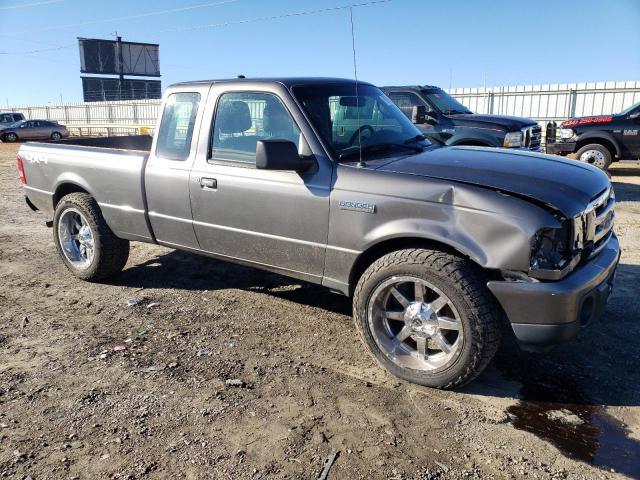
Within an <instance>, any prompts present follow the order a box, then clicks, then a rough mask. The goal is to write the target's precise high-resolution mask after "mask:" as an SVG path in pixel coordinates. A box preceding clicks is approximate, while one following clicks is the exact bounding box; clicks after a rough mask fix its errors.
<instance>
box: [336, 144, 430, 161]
mask: <svg viewBox="0 0 640 480" xmlns="http://www.w3.org/2000/svg"><path fill="white" fill-rule="evenodd" d="M394 147H397V148H405V149H409V150H413V151H414V152H415V153H420V152H422V148H421V147H419V146H417V145H408V144H406V143H374V144H372V145H365V146H364V147H362V148H359V147H358V146H357V145H354V146H353V147H350V148H355V150H351V151H350V152H343V153H341V154H340V155H339V156H338V159H340V160H344V159H345V158H349V157H353V156H357V155H360V151H362V154H363V155H364V154H365V153H375V152H385V151H389V150H391V149H392V148H394Z"/></svg>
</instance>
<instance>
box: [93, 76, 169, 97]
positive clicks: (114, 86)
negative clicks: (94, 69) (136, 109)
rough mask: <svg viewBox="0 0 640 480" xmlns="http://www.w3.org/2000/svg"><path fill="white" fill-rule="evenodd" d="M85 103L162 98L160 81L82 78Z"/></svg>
mask: <svg viewBox="0 0 640 480" xmlns="http://www.w3.org/2000/svg"><path fill="white" fill-rule="evenodd" d="M81 78H82V91H83V93H84V101H85V102H107V101H117V100H140V99H142V98H144V99H147V98H151V99H153V98H161V97H162V88H161V85H160V80H146V79H125V80H123V82H122V84H121V83H120V79H119V78H105V77H81Z"/></svg>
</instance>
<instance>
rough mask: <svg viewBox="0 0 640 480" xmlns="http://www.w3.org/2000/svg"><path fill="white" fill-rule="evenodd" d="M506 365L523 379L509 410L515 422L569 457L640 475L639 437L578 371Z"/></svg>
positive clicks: (509, 370) (517, 378)
mask: <svg viewBox="0 0 640 480" xmlns="http://www.w3.org/2000/svg"><path fill="white" fill-rule="evenodd" d="M511 365H513V364H511ZM529 365H530V366H531V364H529ZM547 367H550V368H547ZM503 371H504V372H505V373H506V374H507V375H508V376H509V377H511V378H512V379H513V380H517V381H520V382H522V388H521V391H520V400H519V402H518V403H517V404H515V405H513V406H511V407H509V408H508V410H507V412H508V413H509V414H510V415H511V416H512V417H513V419H514V420H513V426H514V427H515V428H517V429H519V430H524V431H527V432H530V433H533V434H534V435H536V436H537V437H539V438H541V439H543V440H546V441H548V442H550V443H552V444H553V445H555V446H556V447H557V448H558V449H559V450H560V451H561V452H562V453H563V454H564V455H566V456H568V457H571V458H573V459H576V460H580V461H583V462H586V463H589V464H591V465H594V466H597V467H600V468H603V469H606V470H612V469H613V470H615V471H616V472H618V473H622V474H624V475H627V476H629V477H631V478H638V479H640V441H638V440H635V439H633V438H630V437H629V432H628V430H627V429H626V428H625V426H624V425H623V424H622V422H620V421H619V420H617V419H616V418H614V417H612V416H611V415H609V414H608V413H607V412H606V411H605V408H604V406H602V405H601V404H598V402H595V401H594V400H593V399H591V398H590V397H589V396H588V395H587V394H586V393H585V392H584V391H583V389H582V388H581V386H580V384H579V382H578V381H577V380H576V378H577V376H576V375H572V374H568V373H566V372H563V371H562V370H558V369H557V368H553V367H551V366H550V365H544V364H542V365H540V364H539V365H537V366H536V368H532V369H523V370H522V371H514V370H513V368H509V367H507V368H505V369H503Z"/></svg>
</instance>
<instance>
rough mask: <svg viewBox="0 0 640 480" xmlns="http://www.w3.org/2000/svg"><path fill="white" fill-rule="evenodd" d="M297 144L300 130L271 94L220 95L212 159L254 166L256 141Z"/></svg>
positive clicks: (277, 99) (237, 93)
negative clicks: (271, 140) (282, 141)
mask: <svg viewBox="0 0 640 480" xmlns="http://www.w3.org/2000/svg"><path fill="white" fill-rule="evenodd" d="M265 139H278V140H290V141H292V142H294V143H295V144H296V145H298V144H299V141H300V129H299V128H298V126H297V125H296V124H295V122H294V120H293V118H291V115H290V114H289V112H288V111H287V109H286V108H285V106H284V104H283V103H282V101H281V100H280V99H279V98H278V97H276V96H275V95H273V94H271V93H263V92H234V93H224V94H222V95H221V96H220V100H219V101H218V106H217V108H216V114H215V119H214V122H213V134H212V138H211V155H210V157H211V158H210V159H211V160H222V161H232V162H243V163H251V164H255V161H256V146H257V143H258V140H265Z"/></svg>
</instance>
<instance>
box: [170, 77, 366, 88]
mask: <svg viewBox="0 0 640 480" xmlns="http://www.w3.org/2000/svg"><path fill="white" fill-rule="evenodd" d="M355 82H356V81H355V80H353V79H350V78H331V77H282V78H226V79H220V80H198V81H194V82H180V83H174V84H173V85H171V86H170V88H179V87H187V86H194V85H199V86H205V85H212V84H214V83H266V84H275V83H277V84H280V85H284V86H285V87H287V88H289V87H292V86H294V85H321V84H327V83H355ZM358 83H359V84H362V85H371V84H370V83H368V82H363V81H361V80H358Z"/></svg>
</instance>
